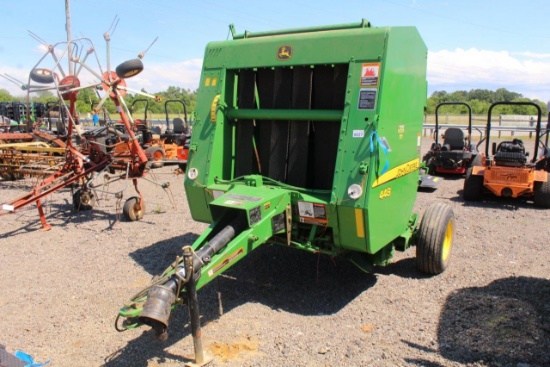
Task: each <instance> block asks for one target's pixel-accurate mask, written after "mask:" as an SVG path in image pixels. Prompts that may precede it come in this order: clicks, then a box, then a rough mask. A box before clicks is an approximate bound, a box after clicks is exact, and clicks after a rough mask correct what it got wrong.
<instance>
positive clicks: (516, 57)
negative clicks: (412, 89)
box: [428, 48, 550, 101]
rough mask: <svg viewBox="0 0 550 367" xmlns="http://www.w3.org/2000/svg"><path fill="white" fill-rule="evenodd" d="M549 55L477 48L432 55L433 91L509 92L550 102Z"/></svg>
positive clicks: (429, 79) (438, 52)
mask: <svg viewBox="0 0 550 367" xmlns="http://www.w3.org/2000/svg"><path fill="white" fill-rule="evenodd" d="M545 58H546V54H535V53H529V52H524V53H521V54H519V53H518V54H512V53H510V52H508V51H487V50H478V49H475V48H472V49H469V50H463V49H460V48H457V49H455V50H452V51H451V50H441V51H430V52H429V53H428V83H429V85H430V90H446V91H448V92H451V91H454V90H470V89H489V90H496V89H498V88H506V89H507V90H509V91H511V92H517V93H521V94H523V95H524V96H525V97H529V98H538V99H540V100H542V101H546V100H549V99H550V84H549V83H548V77H549V76H550V60H545Z"/></svg>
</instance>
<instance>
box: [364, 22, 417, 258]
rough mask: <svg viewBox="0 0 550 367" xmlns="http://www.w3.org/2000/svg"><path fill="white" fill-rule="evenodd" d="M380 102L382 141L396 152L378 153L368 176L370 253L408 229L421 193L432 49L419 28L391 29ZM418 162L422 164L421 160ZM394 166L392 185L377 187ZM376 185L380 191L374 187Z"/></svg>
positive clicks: (379, 126) (381, 151)
mask: <svg viewBox="0 0 550 367" xmlns="http://www.w3.org/2000/svg"><path fill="white" fill-rule="evenodd" d="M386 52H387V55H386V57H385V63H384V67H383V74H382V80H381V86H380V98H379V101H378V102H379V121H378V137H379V138H381V139H385V140H386V141H387V143H388V145H389V147H390V149H391V151H389V152H388V153H387V154H384V153H383V150H382V149H380V148H379V149H378V150H377V151H378V153H379V157H380V165H376V164H375V165H374V166H375V167H374V169H373V170H371V171H370V172H369V174H370V177H371V179H370V180H369V181H370V182H372V183H373V184H371V189H370V190H369V197H368V211H369V213H368V216H367V229H368V232H369V234H370V243H369V247H368V249H367V250H368V252H369V253H375V252H377V251H378V250H379V249H381V248H382V247H384V246H385V245H386V244H387V243H389V242H391V241H392V240H393V239H395V238H396V237H397V236H399V235H401V234H402V233H404V232H405V231H406V230H407V225H408V221H409V219H410V216H411V213H412V210H413V206H414V202H415V200H416V196H417V190H418V174H419V169H418V165H417V164H415V162H418V163H419V159H420V148H421V144H420V143H421V141H420V139H421V138H420V137H421V131H422V122H423V117H424V106H425V105H426V93H427V90H426V58H427V49H426V46H425V45H424V42H423V41H422V39H421V38H420V36H419V34H418V32H417V31H416V29H414V28H408V29H406V28H392V29H391V32H390V34H389V37H388V41H387V51H386ZM417 160H418V161H417ZM385 161H389V167H388V170H387V173H386V175H388V176H389V178H391V180H390V181H388V182H386V183H384V184H381V185H378V186H375V185H376V181H375V180H376V179H378V178H379V177H380V176H383V175H382V172H381V167H380V166H382V165H383V164H384V162H385ZM373 186H375V187H373Z"/></svg>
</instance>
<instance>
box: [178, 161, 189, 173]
mask: <svg viewBox="0 0 550 367" xmlns="http://www.w3.org/2000/svg"><path fill="white" fill-rule="evenodd" d="M178 167H179V168H180V169H181V171H182V172H183V173H185V169H186V168H187V163H179V164H178Z"/></svg>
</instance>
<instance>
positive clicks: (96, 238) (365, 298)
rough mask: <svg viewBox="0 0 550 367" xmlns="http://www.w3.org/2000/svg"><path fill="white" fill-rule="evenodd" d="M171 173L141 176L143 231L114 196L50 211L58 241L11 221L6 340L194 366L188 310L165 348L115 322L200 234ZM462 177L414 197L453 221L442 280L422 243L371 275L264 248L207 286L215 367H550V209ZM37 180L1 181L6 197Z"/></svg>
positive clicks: (44, 356)
mask: <svg viewBox="0 0 550 367" xmlns="http://www.w3.org/2000/svg"><path fill="white" fill-rule="evenodd" d="M425 142H426V143H425V148H426V146H427V144H429V142H428V141H427V139H425ZM172 170H173V167H164V168H162V169H159V170H156V174H155V175H154V176H155V177H152V176H151V177H150V178H151V181H145V180H142V181H141V183H140V185H141V188H142V190H143V192H144V194H145V197H146V200H147V201H146V203H147V210H146V215H145V218H144V219H143V220H142V221H139V222H124V221H118V220H117V209H116V200H115V199H114V198H113V197H112V196H108V197H107V198H106V199H105V198H103V197H102V198H101V200H100V202H99V205H98V206H97V208H96V209H94V210H93V211H91V212H74V211H73V210H72V205H71V202H72V200H71V196H70V191H69V190H66V191H64V192H60V193H57V194H55V195H53V196H52V197H51V198H49V199H48V200H47V201H46V209H47V213H48V214H47V218H48V221H49V222H50V223H51V224H52V225H53V229H52V230H51V231H49V232H43V231H41V230H40V228H41V226H40V224H39V221H38V216H37V210H36V208H35V207H34V206H30V207H28V208H25V209H23V210H21V211H19V212H17V213H16V214H12V215H8V216H2V217H0V246H1V251H0V282H1V285H2V293H1V298H0V315H2V317H0V343H1V344H5V345H6V346H7V348H8V350H10V351H14V350H15V349H21V350H23V351H25V352H27V353H29V354H31V355H33V356H34V357H35V359H36V360H37V361H45V360H48V359H51V360H52V366H71V367H79V366H83V367H84V366H85V367H88V366H103V365H104V366H109V367H115V366H138V367H140V366H179V365H182V364H183V363H184V362H188V361H190V360H192V359H193V342H192V338H191V336H190V328H189V324H188V315H187V310H186V309H185V308H178V309H177V310H176V311H175V312H174V313H173V316H174V317H173V319H172V320H171V324H170V337H169V339H168V340H167V341H166V342H164V343H161V342H158V341H156V340H155V339H153V338H152V337H151V332H150V331H149V329H148V328H140V329H137V330H132V331H127V332H124V333H118V332H116V331H115V329H114V327H113V324H114V321H115V316H116V314H117V311H118V309H119V308H120V307H121V306H122V305H123V304H124V303H125V302H126V301H127V300H128V299H129V298H130V297H131V296H132V295H133V294H134V293H135V292H136V291H138V290H140V289H141V288H142V287H144V286H145V285H147V284H148V283H149V281H150V279H151V277H152V276H153V275H155V274H158V273H160V272H161V271H162V270H163V269H164V268H165V267H166V266H167V265H168V264H169V263H170V262H171V261H173V260H174V258H175V256H176V255H177V254H179V250H180V249H181V247H182V246H183V245H186V244H190V243H192V242H193V240H194V239H195V238H196V237H197V236H198V235H199V234H200V233H201V232H202V230H203V229H204V228H205V225H204V224H198V223H195V222H193V221H192V219H191V218H190V215H189V212H188V207H187V204H186V199H185V193H184V191H183V185H182V176H176V175H174V174H171V171H172ZM153 178H156V179H157V183H162V182H168V183H170V186H169V188H168V189H163V188H162V187H160V186H158V185H156V184H154V181H153V180H152V179H153ZM462 182H463V180H462V178H460V177H455V178H453V177H446V178H445V180H444V181H443V182H442V184H441V186H440V188H439V189H438V190H437V191H435V192H431V193H429V192H420V193H419V195H418V199H417V202H416V209H417V211H418V212H419V213H422V212H423V211H424V210H425V209H426V208H427V207H428V205H429V204H430V203H431V202H433V201H436V200H438V201H444V202H447V203H449V204H450V205H451V206H452V208H453V210H454V212H455V215H456V218H457V222H456V223H457V224H456V236H455V242H454V248H453V254H452V260H451V265H450V267H449V269H448V270H447V271H446V272H445V273H443V274H442V275H439V276H435V277H426V276H424V275H422V274H420V273H419V272H418V271H417V270H416V268H415V259H414V257H415V249H414V248H411V249H409V250H408V251H407V252H405V253H397V254H396V257H395V260H394V262H393V263H392V264H391V265H389V266H388V267H386V268H377V270H376V272H375V273H373V274H364V273H362V272H360V271H359V270H357V269H356V268H354V267H353V266H352V265H350V264H348V263H345V262H343V261H340V260H338V259H334V260H333V259H330V258H328V257H326V256H314V255H310V254H307V253H302V252H300V251H297V250H290V249H287V248H283V247H276V246H263V247H261V248H260V249H258V250H257V251H256V252H254V253H253V254H251V255H250V256H249V257H248V258H246V259H245V260H243V261H242V262H241V263H239V264H238V265H236V266H235V267H234V268H233V269H232V270H231V271H230V272H229V273H228V274H227V275H226V276H224V277H222V278H220V279H219V282H213V283H212V284H210V285H208V286H206V287H205V288H204V289H202V290H201V291H200V292H199V301H200V307H201V315H202V322H203V336H204V337H203V343H204V345H205V349H206V350H207V352H208V353H210V354H211V355H213V356H214V361H213V362H212V364H211V366H428V367H438V366H503V367H505V366H510V367H535V366H540V367H542V366H549V365H550V317H549V315H550V264H549V263H548V259H549V255H550V247H549V244H550V230H549V226H548V219H549V218H550V217H549V213H550V212H549V211H547V210H541V209H536V208H534V207H533V205H532V203H531V202H529V201H521V200H515V201H512V200H495V199H488V200H485V201H483V202H482V203H475V204H472V203H465V202H464V201H463V200H462V197H461V190H462ZM30 183H31V182H29V181H28V180H24V181H18V182H0V202H6V201H7V200H9V199H11V198H14V197H16V196H18V195H20V194H21V193H24V192H26V191H27V190H28V189H29V187H30V186H29V184H30ZM111 189H112V190H113V191H116V190H120V189H121V187H118V188H117V187H115V184H113V187H112V188H111ZM132 193H133V188H132V187H129V188H127V189H126V191H125V194H126V197H128V196H130V195H132ZM169 193H171V194H172V195H169ZM170 197H173V198H174V202H175V204H176V207H174V206H173V205H171V204H170ZM118 211H119V212H120V209H119V210H118ZM218 290H219V291H221V300H222V306H223V315H221V316H220V312H219V310H220V307H219V302H218V295H217V292H218Z"/></svg>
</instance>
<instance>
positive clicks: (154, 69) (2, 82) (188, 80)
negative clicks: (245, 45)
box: [0, 59, 202, 96]
mask: <svg viewBox="0 0 550 367" xmlns="http://www.w3.org/2000/svg"><path fill="white" fill-rule="evenodd" d="M144 66H145V68H144V70H143V71H142V72H141V73H140V74H139V75H137V76H135V77H133V78H130V79H127V80H126V84H127V86H128V88H131V89H133V90H137V91H139V90H141V89H142V88H143V89H145V90H146V91H147V92H149V93H157V92H162V91H165V90H166V89H168V87H169V86H176V87H180V88H184V89H190V90H192V91H194V90H196V89H197V88H198V86H199V81H200V73H201V68H202V59H192V60H186V61H181V62H175V63H148V62H147V60H145V61H144ZM29 72H30V68H12V67H5V68H0V75H4V74H7V75H9V76H11V77H13V78H16V79H18V80H19V81H21V84H26V83H27V82H28V76H29ZM87 74H89V73H86V72H85V71H83V74H82V75H80V76H79V78H80V80H81V84H82V85H85V84H89V83H91V82H92V81H93V80H96V79H95V78H93V77H91V76H90V75H87ZM0 89H6V90H8V92H9V93H10V94H11V95H13V96H22V95H25V94H26V92H25V91H23V90H22V89H21V87H20V86H18V85H16V84H14V83H11V82H10V81H8V80H6V79H5V78H0Z"/></svg>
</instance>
